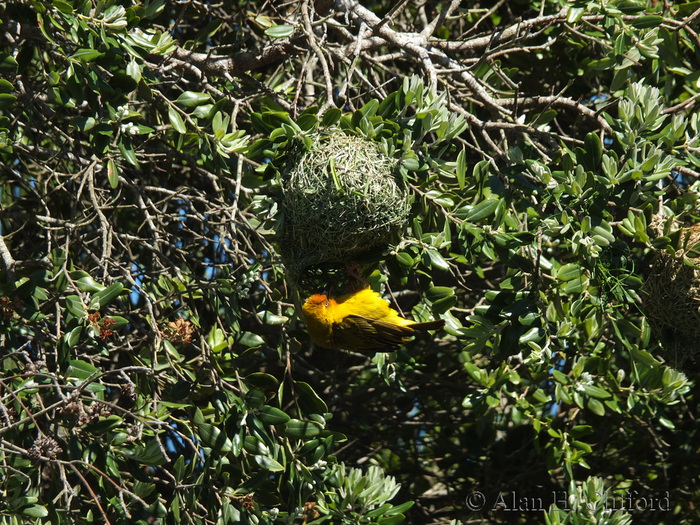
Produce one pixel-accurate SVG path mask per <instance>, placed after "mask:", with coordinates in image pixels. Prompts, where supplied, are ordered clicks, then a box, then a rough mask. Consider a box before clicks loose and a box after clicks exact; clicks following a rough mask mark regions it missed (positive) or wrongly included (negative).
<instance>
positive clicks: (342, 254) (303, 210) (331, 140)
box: [280, 132, 411, 282]
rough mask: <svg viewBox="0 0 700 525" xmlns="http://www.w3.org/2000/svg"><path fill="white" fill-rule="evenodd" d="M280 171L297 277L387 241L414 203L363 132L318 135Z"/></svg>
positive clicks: (290, 265) (285, 245)
mask: <svg viewBox="0 0 700 525" xmlns="http://www.w3.org/2000/svg"><path fill="white" fill-rule="evenodd" d="M290 158H291V160H290V162H289V165H288V166H287V168H286V169H285V170H284V171H283V173H282V190H283V192H282V200H281V205H282V206H281V208H282V212H283V214H284V222H283V226H282V230H281V238H280V248H281V255H282V259H283V262H284V264H285V267H286V269H287V273H288V274H289V276H290V278H291V280H292V281H294V282H298V280H299V278H300V276H301V275H302V274H303V273H304V272H305V271H306V270H308V269H309V268H314V267H324V266H328V267H331V266H334V265H336V264H338V265H343V264H346V263H349V262H352V261H353V260H354V259H356V258H357V257H360V256H361V255H362V254H363V253H366V252H368V251H371V250H372V249H376V248H377V247H378V246H382V245H386V244H387V243H388V242H389V240H390V239H391V237H392V235H393V234H395V233H396V232H398V231H399V230H401V229H402V228H403V227H404V225H405V223H406V219H407V217H408V212H409V209H410V206H411V202H410V199H409V195H408V194H407V192H406V190H405V188H404V185H403V184H402V182H401V181H400V179H398V178H397V177H396V176H395V170H396V165H397V162H396V161H395V160H394V159H392V158H390V157H388V156H386V155H384V154H382V153H381V152H380V151H379V148H378V146H377V145H376V144H375V143H373V142H370V141H367V140H364V139H362V138H358V137H354V136H351V135H345V134H344V133H340V132H337V133H332V134H326V135H319V136H318V137H317V139H316V140H315V142H314V144H313V146H312V147H311V148H310V149H309V150H302V151H298V152H296V154H293V155H291V156H290Z"/></svg>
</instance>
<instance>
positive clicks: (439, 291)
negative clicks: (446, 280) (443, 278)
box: [425, 286, 455, 303]
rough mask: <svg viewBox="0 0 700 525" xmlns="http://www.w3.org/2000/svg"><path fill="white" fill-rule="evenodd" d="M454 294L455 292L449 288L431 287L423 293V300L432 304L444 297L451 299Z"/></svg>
mask: <svg viewBox="0 0 700 525" xmlns="http://www.w3.org/2000/svg"><path fill="white" fill-rule="evenodd" d="M454 294H455V291H454V290H453V289H452V288H450V287H449V286H432V287H431V288H430V289H428V291H427V292H426V293H425V298H426V299H427V300H428V301H430V302H431V303H433V302H435V301H438V300H440V299H443V298H445V297H452V296H453V295H454Z"/></svg>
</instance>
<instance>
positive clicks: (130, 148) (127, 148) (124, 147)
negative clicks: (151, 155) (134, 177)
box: [119, 135, 139, 167]
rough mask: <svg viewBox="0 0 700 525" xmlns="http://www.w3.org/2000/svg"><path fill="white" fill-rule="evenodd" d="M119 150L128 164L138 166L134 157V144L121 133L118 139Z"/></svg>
mask: <svg viewBox="0 0 700 525" xmlns="http://www.w3.org/2000/svg"><path fill="white" fill-rule="evenodd" d="M119 151H121V153H122V155H123V156H124V158H125V159H126V161H127V162H128V163H129V164H131V165H132V166H136V167H138V165H139V161H138V159H137V158H136V151H135V150H134V144H133V143H132V142H131V139H129V138H128V137H125V136H123V135H122V136H121V137H120V139H119Z"/></svg>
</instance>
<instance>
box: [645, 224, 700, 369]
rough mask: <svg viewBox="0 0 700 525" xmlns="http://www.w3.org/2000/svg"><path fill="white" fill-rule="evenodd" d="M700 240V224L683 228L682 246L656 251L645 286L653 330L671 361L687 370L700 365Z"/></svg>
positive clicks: (648, 316)
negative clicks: (699, 244)
mask: <svg viewBox="0 0 700 525" xmlns="http://www.w3.org/2000/svg"><path fill="white" fill-rule="evenodd" d="M660 235H661V233H660ZM698 243H700V224H695V225H692V226H690V227H687V228H682V229H681V231H680V236H679V242H678V245H679V249H678V250H676V252H675V253H671V252H670V251H669V250H665V249H664V250H658V251H657V252H656V254H655V255H654V260H653V263H652V268H651V272H650V273H649V276H648V277H647V280H646V282H645V283H644V286H643V288H642V292H643V295H642V297H643V310H644V314H645V315H646V317H647V319H648V320H649V324H650V325H651V328H652V330H653V331H654V333H656V334H657V336H658V337H659V339H661V342H662V343H663V345H664V348H665V349H667V350H668V351H669V353H670V355H669V357H670V361H671V363H672V364H673V365H674V366H676V367H677V368H681V369H684V370H694V369H698V365H700V268H699V267H698V266H700V253H698V251H696V250H697V249H694V246H695V245H697V244H698ZM696 265H697V266H696Z"/></svg>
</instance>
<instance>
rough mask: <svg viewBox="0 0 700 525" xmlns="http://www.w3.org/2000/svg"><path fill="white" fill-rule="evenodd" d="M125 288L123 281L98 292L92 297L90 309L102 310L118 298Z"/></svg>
mask: <svg viewBox="0 0 700 525" xmlns="http://www.w3.org/2000/svg"><path fill="white" fill-rule="evenodd" d="M123 289H124V285H123V284H122V283H114V284H111V285H110V286H108V287H107V288H105V289H104V290H102V291H101V292H97V293H96V294H94V295H93V296H92V298H91V299H90V305H89V306H88V310H101V309H102V308H104V307H105V306H107V305H108V304H109V303H111V302H112V301H113V300H114V299H115V298H117V297H118V296H119V294H120V293H122V290H123Z"/></svg>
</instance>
